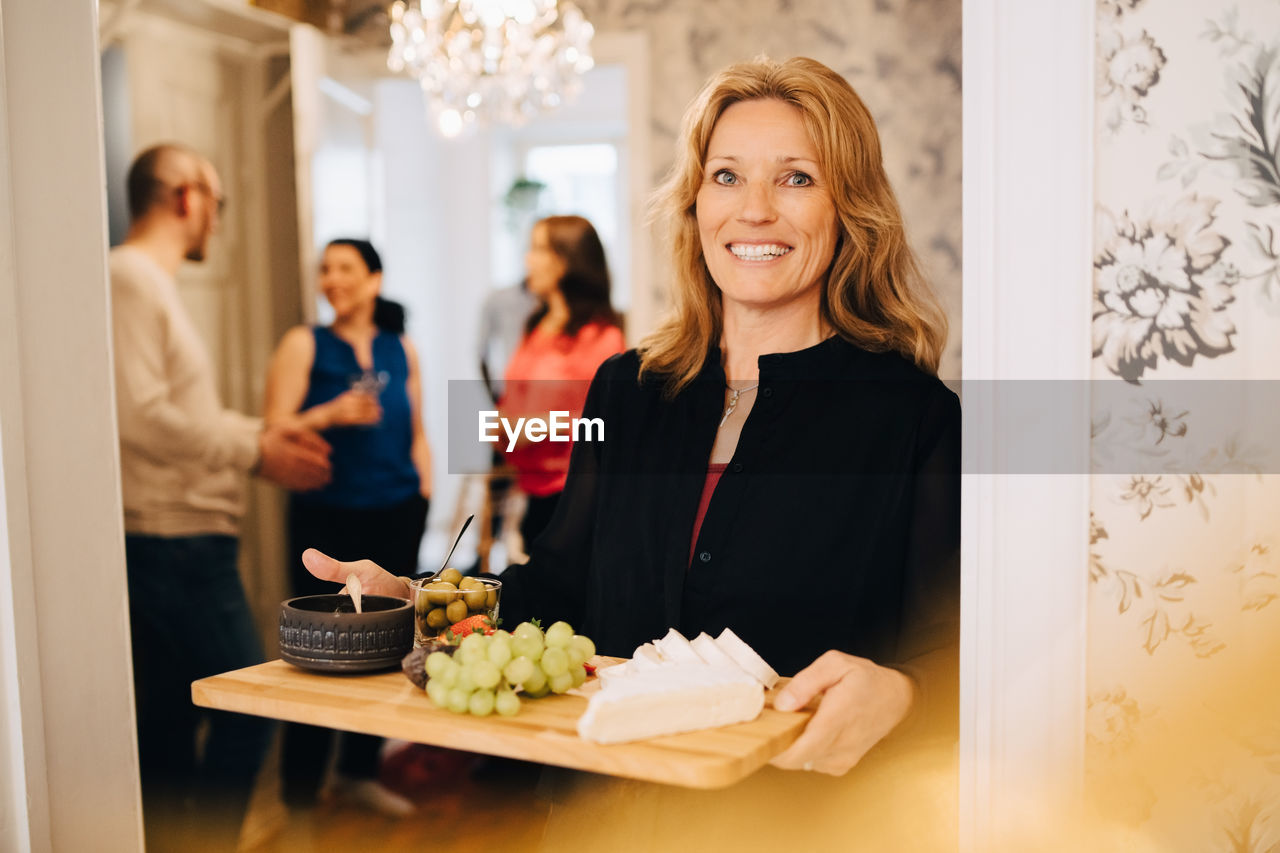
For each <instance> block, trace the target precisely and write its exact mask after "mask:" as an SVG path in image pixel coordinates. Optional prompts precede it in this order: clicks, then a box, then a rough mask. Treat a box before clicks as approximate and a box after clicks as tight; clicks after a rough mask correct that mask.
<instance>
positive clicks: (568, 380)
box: [500, 216, 625, 550]
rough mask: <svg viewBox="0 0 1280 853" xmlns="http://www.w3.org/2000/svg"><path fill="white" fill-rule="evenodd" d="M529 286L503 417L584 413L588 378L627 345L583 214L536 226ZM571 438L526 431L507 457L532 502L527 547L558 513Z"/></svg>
mask: <svg viewBox="0 0 1280 853" xmlns="http://www.w3.org/2000/svg"><path fill="white" fill-rule="evenodd" d="M525 267H526V275H527V282H528V289H529V292H530V293H532V294H533V295H534V296H536V297H537V298H538V300H539V302H540V304H539V306H538V308H537V309H535V310H534V312H533V313H532V314H531V315H530V316H529V320H528V322H527V323H526V325H525V336H524V340H523V341H521V343H520V347H519V349H517V350H516V351H515V354H514V355H512V356H511V362H510V363H509V364H508V365H507V372H506V377H505V379H506V381H505V385H504V387H505V392H504V394H503V397H502V400H501V401H500V406H501V408H502V415H503V417H505V418H507V419H508V420H509V421H510V422H512V423H515V419H516V418H521V417H523V418H534V417H536V418H542V419H543V420H548V417H549V413H550V412H553V411H554V412H568V413H569V414H568V416H567V417H568V418H576V417H578V416H580V415H581V414H582V405H583V403H584V402H585V401H586V398H587V387H588V386H589V385H590V384H591V378H592V377H593V376H595V373H596V368H598V367H599V366H600V364H601V362H603V361H604V360H605V359H607V358H608V357H609V356H611V355H615V354H616V353H620V352H622V351H623V349H624V348H625V345H624V343H623V337H622V329H621V328H619V324H618V314H617V312H615V311H614V310H613V306H612V305H610V303H609V267H608V264H607V263H606V262H605V257H604V246H603V245H601V243H600V237H599V236H598V235H597V234H596V230H595V228H593V227H592V226H591V223H590V222H588V221H587V220H586V219H583V218H582V217H581V216H548V217H547V218H545V219H542V220H539V221H538V222H537V223H536V224H535V225H534V226H533V232H532V234H531V236H530V239H529V253H528V254H527V255H526V256H525ZM572 447H573V444H572V443H571V442H567V441H549V440H543V441H538V442H534V441H529V440H528V439H527V438H525V437H524V435H523V433H522V434H521V438H520V439H519V441H518V442H517V444H516V446H515V448H514V449H513V450H511V451H510V452H508V453H507V459H508V461H509V462H510V463H511V464H512V466H514V467H515V469H516V482H517V484H518V485H519V486H520V489H521V490H522V491H523V492H524V493H525V495H527V496H528V499H529V505H528V508H527V509H526V510H525V515H524V519H523V520H522V521H521V523H520V534H521V536H523V537H524V542H525V548H526V550H527V549H528V547H529V543H531V542H532V541H533V540H534V538H535V537H537V535H538V534H539V533H541V532H542V529H543V528H544V527H546V525H547V522H548V521H550V520H551V516H552V514H553V513H554V512H555V508H556V502H557V501H558V500H559V498H560V492H561V490H562V489H564V480H565V474H566V473H567V472H568V470H569V452H570V450H571V449H572Z"/></svg>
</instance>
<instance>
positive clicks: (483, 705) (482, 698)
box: [467, 690, 494, 717]
mask: <svg viewBox="0 0 1280 853" xmlns="http://www.w3.org/2000/svg"><path fill="white" fill-rule="evenodd" d="M493 703H494V698H493V691H492V690H477V691H476V692H475V693H472V694H471V698H470V699H468V700H467V710H468V711H470V712H471V713H472V715H473V716H476V717H487V716H489V715H490V714H492V713H493Z"/></svg>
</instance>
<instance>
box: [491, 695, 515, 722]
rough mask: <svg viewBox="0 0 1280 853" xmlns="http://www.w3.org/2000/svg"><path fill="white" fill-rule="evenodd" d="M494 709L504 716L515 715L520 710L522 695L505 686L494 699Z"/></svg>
mask: <svg viewBox="0 0 1280 853" xmlns="http://www.w3.org/2000/svg"><path fill="white" fill-rule="evenodd" d="M493 705H494V710H496V711H497V712H498V713H499V714H500V715H501V716H503V717H513V716H515V715H516V714H517V713H519V711H520V697H519V696H517V695H516V692H515V691H514V690H509V689H507V688H503V689H502V690H499V691H498V693H497V695H496V696H494V700H493Z"/></svg>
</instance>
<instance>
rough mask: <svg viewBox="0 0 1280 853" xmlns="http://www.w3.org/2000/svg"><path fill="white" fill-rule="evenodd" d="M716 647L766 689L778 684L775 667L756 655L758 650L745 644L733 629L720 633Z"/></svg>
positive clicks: (726, 629)
mask: <svg viewBox="0 0 1280 853" xmlns="http://www.w3.org/2000/svg"><path fill="white" fill-rule="evenodd" d="M716 645H717V646H719V647H720V650H721V651H723V652H724V653H725V654H727V655H728V656H729V657H731V658H733V662H734V663H736V664H737V665H738V666H740V667H742V668H743V669H744V670H746V671H747V672H748V673H750V674H751V675H753V676H754V677H755V678H756V679H757V680H758V681H759V682H760V683H761V684H763V685H764V686H765V687H773V685H775V684H777V683H778V673H776V672H774V671H773V667H771V666H769V664H767V663H765V660H764V658H762V657H760V655H758V654H756V650H755V649H753V648H751V647H750V646H748V645H747V644H746V643H745V642H743V640H742V638H741V637H739V636H738V635H737V634H735V633H733V631H732V630H731V629H729V628H725V629H724V630H723V631H721V632H720V636H719V637H716Z"/></svg>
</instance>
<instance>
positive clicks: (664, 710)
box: [578, 663, 764, 743]
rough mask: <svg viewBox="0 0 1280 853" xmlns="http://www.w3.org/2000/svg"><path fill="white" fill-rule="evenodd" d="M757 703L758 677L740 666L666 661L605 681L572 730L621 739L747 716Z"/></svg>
mask: <svg viewBox="0 0 1280 853" xmlns="http://www.w3.org/2000/svg"><path fill="white" fill-rule="evenodd" d="M763 708H764V690H763V689H762V688H761V686H760V683H759V682H757V681H756V680H755V679H753V678H751V677H749V676H747V675H745V674H744V673H742V672H741V671H738V670H730V669H726V668H722V667H715V666H707V665H706V664H702V663H697V664H688V663H685V664H669V665H666V666H662V667H658V668H655V669H648V670H642V671H639V672H631V673H628V674H627V675H626V677H620V678H611V679H609V680H608V681H607V682H605V683H604V684H603V685H602V687H601V689H600V691H599V692H597V693H595V694H594V695H592V697H591V699H590V700H589V701H588V703H587V710H586V712H585V713H583V715H582V716H581V717H580V718H579V719H578V735H579V736H580V737H582V738H583V739H584V740H590V741H594V742H596V743H624V742H626V741H632V740H640V739H641V738H648V737H657V736H659V735H669V734H676V733H678V732H687V731H694V730H696V729H706V728H712V727H714V726H726V725H729V724H731V723H741V722H745V721H747V720H753V719H755V718H756V717H757V716H758V715H759V714H760V711H761V710H762V709H763Z"/></svg>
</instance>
